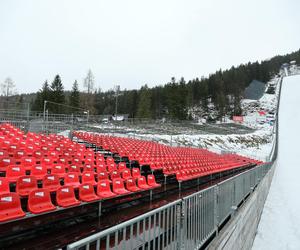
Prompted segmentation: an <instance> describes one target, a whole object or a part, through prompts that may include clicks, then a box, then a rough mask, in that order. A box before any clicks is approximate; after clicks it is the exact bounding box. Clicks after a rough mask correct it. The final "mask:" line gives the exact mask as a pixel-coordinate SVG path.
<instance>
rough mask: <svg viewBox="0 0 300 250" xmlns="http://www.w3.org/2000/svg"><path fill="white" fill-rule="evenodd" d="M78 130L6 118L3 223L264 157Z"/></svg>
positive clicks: (1, 138)
mask: <svg viewBox="0 0 300 250" xmlns="http://www.w3.org/2000/svg"><path fill="white" fill-rule="evenodd" d="M72 136H73V139H72V140H71V139H70V138H66V137H64V136H61V135H57V134H49V135H46V134H36V133H32V132H28V133H25V132H24V131H22V130H20V129H18V128H16V127H14V126H12V125H11V124H8V123H3V124H1V125H0V175H1V176H0V224H6V223H10V222H16V221H19V223H22V219H24V218H30V217H34V216H39V215H43V214H47V213H55V212H56V211H62V210H64V209H69V208H72V207H76V206H82V205H85V204H91V203H97V202H102V201H106V202H110V200H113V199H116V198H120V197H125V198H126V197H136V195H137V194H143V193H149V192H150V198H151V194H152V191H153V190H156V189H158V190H160V193H164V192H165V190H166V186H167V185H168V181H167V179H168V178H169V177H173V180H176V182H177V183H179V187H180V184H181V183H182V182H189V181H192V180H195V179H199V178H202V177H204V176H209V175H213V174H216V173H222V172H224V171H228V170H234V169H243V168H245V169H246V168H248V167H249V166H257V165H260V164H262V162H260V161H257V160H253V159H249V158H246V157H243V156H240V155H236V154H225V155H219V154H216V153H213V152H210V151H208V150H206V149H198V148H185V147H171V146H166V145H163V144H160V143H157V142H151V141H143V140H138V139H132V138H124V137H116V136H108V135H103V134H97V133H89V132H82V131H74V132H73V134H72ZM161 176H163V177H164V178H160V177H161ZM133 199H134V198H133ZM99 215H101V213H100V214H99Z"/></svg>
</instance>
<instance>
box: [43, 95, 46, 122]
mask: <svg viewBox="0 0 300 250" xmlns="http://www.w3.org/2000/svg"><path fill="white" fill-rule="evenodd" d="M46 106H47V101H46V100H44V113H43V114H44V122H45V120H46Z"/></svg>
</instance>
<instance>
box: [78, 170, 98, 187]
mask: <svg viewBox="0 0 300 250" xmlns="http://www.w3.org/2000/svg"><path fill="white" fill-rule="evenodd" d="M81 178H82V179H81V181H82V183H90V184H92V185H96V184H97V183H96V181H95V172H93V171H89V172H88V171H86V172H84V173H83V174H82V176H81Z"/></svg>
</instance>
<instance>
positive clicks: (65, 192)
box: [0, 176, 160, 222]
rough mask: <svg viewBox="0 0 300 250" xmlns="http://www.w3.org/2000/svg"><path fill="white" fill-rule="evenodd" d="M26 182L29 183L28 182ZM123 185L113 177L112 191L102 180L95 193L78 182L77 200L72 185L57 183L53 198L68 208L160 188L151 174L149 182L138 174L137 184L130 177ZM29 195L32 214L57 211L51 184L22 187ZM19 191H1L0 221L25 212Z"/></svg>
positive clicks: (86, 184) (28, 204) (20, 215)
mask: <svg viewBox="0 0 300 250" xmlns="http://www.w3.org/2000/svg"><path fill="white" fill-rule="evenodd" d="M27 184H28V182H27ZM125 184H126V187H125V186H124V182H123V180H122V179H115V180H113V183H112V190H111V188H110V183H109V181H108V180H101V181H99V182H98V184H97V192H96V193H95V190H94V186H93V185H92V184H89V183H85V184H80V185H79V186H78V193H79V199H77V198H76V196H75V192H74V187H73V186H71V185H67V186H60V185H59V183H57V187H55V198H56V204H57V206H60V207H63V208H67V207H72V206H77V205H80V204H81V202H93V201H98V200H103V199H109V198H114V197H117V196H120V195H128V194H131V193H135V192H139V191H145V190H149V189H153V188H156V187H159V186H160V185H159V184H157V183H156V182H155V179H154V177H153V176H148V183H147V182H146V180H145V177H144V176H141V177H140V178H139V179H138V181H137V184H136V182H135V180H134V179H133V178H131V179H128V180H126V182H125ZM22 191H23V192H26V194H27V195H28V202H27V209H28V211H29V212H30V213H32V214H41V213H45V212H50V211H54V210H56V209H57V208H56V206H55V205H54V204H53V203H52V200H51V196H50V192H53V186H51V187H43V188H37V187H36V186H34V187H33V188H29V187H28V186H27V187H26V188H24V190H22ZM19 195H21V196H22V192H21V193H20V190H17V192H15V193H13V192H7V193H2V194H0V222H4V221H9V220H13V219H17V218H21V217H24V216H25V215H26V214H25V212H24V211H23V210H22V208H21V202H20V197H19Z"/></svg>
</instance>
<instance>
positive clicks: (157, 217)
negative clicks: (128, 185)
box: [67, 163, 272, 250]
mask: <svg viewBox="0 0 300 250" xmlns="http://www.w3.org/2000/svg"><path fill="white" fill-rule="evenodd" d="M271 167H272V163H267V164H264V165H261V166H257V167H255V168H253V169H250V170H248V171H246V172H243V173H241V174H239V175H237V176H234V177H232V178H230V179H227V180H225V181H223V182H221V183H219V184H217V185H214V186H211V187H209V188H207V189H204V190H202V191H200V192H197V193H194V194H192V195H190V196H187V197H184V198H182V199H179V200H176V201H174V202H173V203H170V204H167V205H165V206H163V207H160V208H158V209H155V210H152V211H151V212H148V213H145V214H142V215H140V216H138V217H136V218H134V219H132V220H129V221H126V222H123V223H121V224H119V225H116V226H114V227H111V228H108V229H106V230H104V231H101V232H99V233H96V234H94V235H92V236H89V237H87V238H84V239H81V240H79V241H76V242H74V243H71V244H69V245H68V246H67V249H90V248H93V249H143V250H144V249H199V248H200V247H202V246H203V245H204V244H207V243H208V241H209V240H210V239H212V237H213V236H215V235H217V234H218V230H219V229H220V228H221V227H222V225H224V224H225V223H226V221H228V220H229V219H230V218H231V216H232V215H233V214H234V213H235V212H236V210H237V209H238V208H239V207H240V206H241V205H242V203H243V202H244V201H245V200H246V199H247V197H248V196H249V195H250V194H251V192H253V190H255V188H256V187H257V185H258V184H259V183H260V181H261V180H262V179H263V178H264V176H265V174H266V173H267V172H268V171H269V169H270V168H271ZM95 247H96V248H95Z"/></svg>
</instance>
